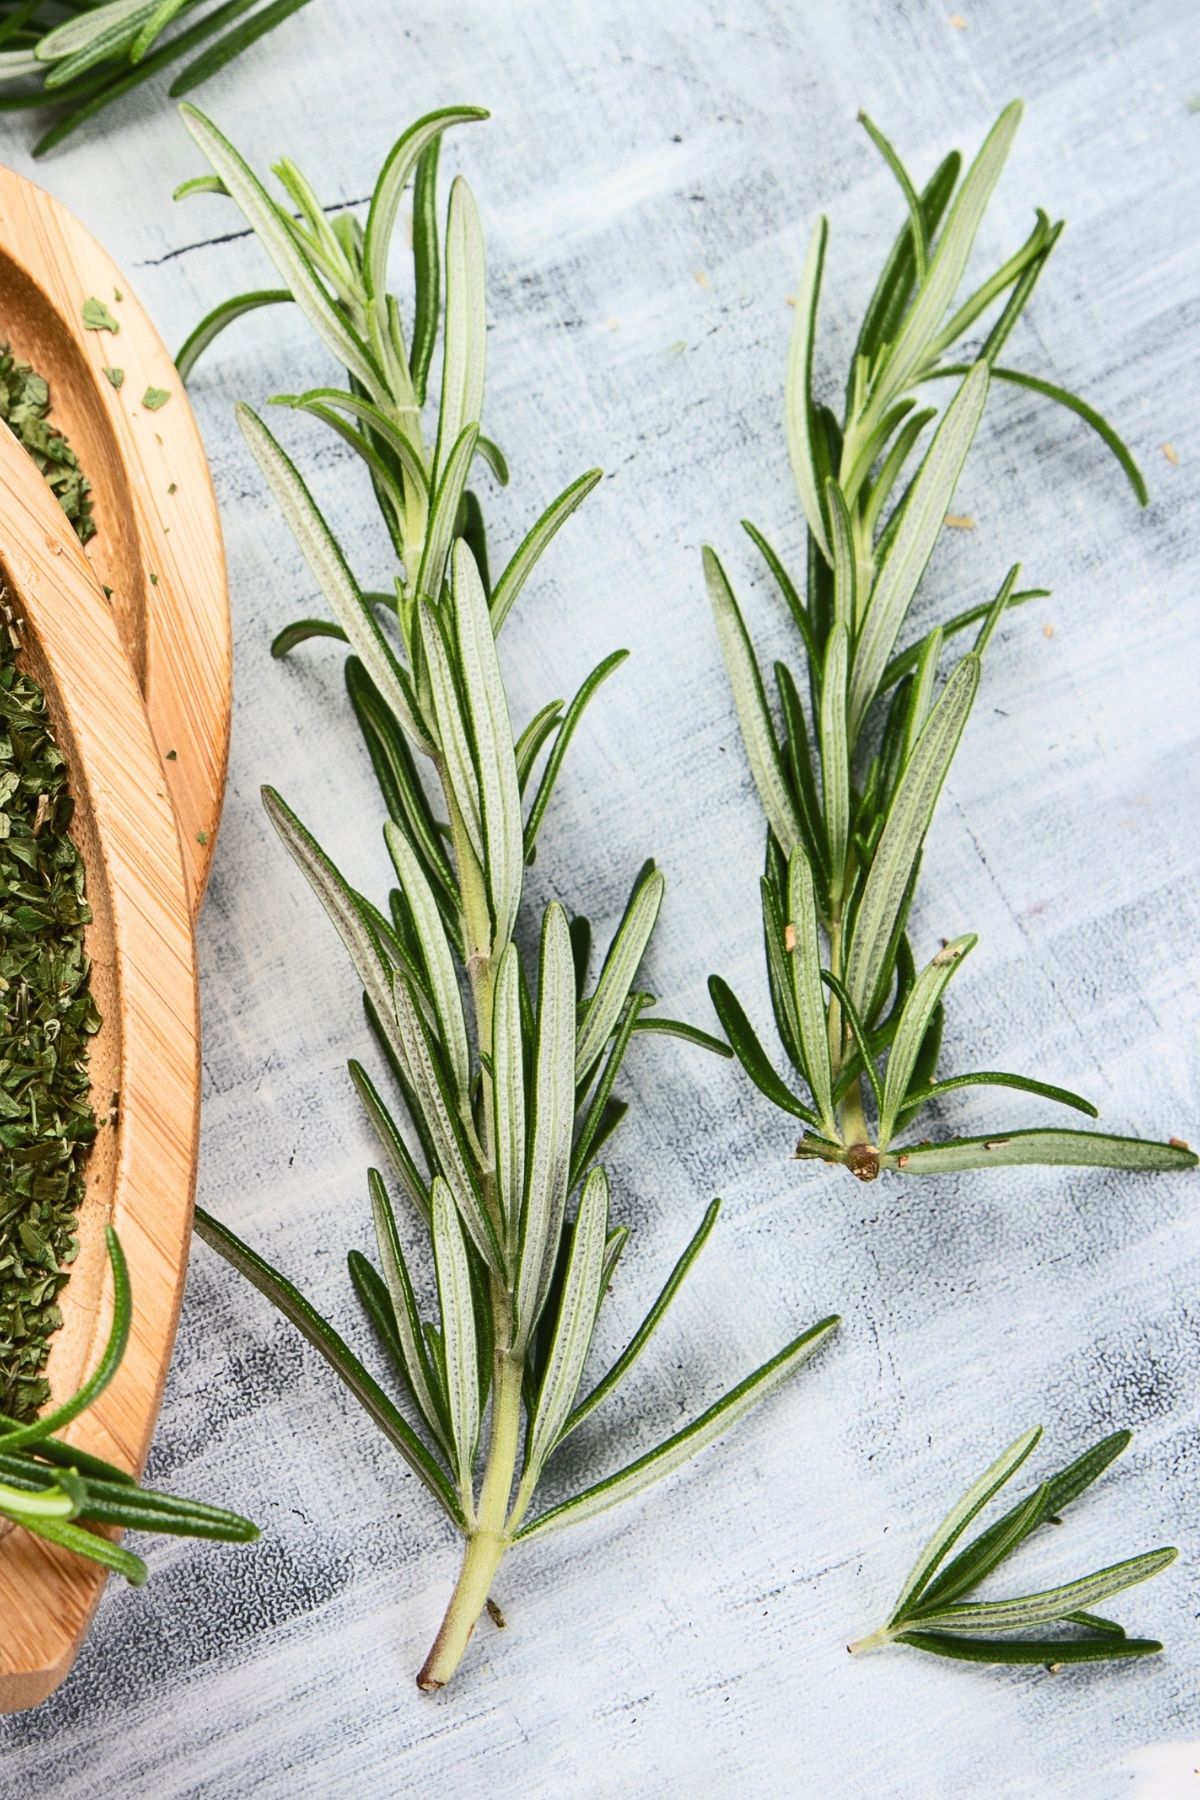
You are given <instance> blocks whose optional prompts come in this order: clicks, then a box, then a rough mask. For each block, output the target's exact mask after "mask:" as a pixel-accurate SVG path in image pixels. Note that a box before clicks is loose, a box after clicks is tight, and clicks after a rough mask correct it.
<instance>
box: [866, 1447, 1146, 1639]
mask: <svg viewBox="0 0 1200 1800" xmlns="http://www.w3.org/2000/svg"><path fill="white" fill-rule="evenodd" d="M1041 1435H1042V1428H1041V1426H1040V1425H1035V1426H1034V1428H1033V1430H1032V1431H1027V1432H1025V1433H1024V1434H1023V1435H1022V1436H1021V1437H1019V1438H1018V1439H1017V1441H1016V1443H1014V1444H1010V1445H1009V1447H1008V1449H1007V1450H1005V1451H1004V1452H1003V1454H1002V1455H1000V1456H998V1457H997V1458H996V1461H995V1462H994V1463H993V1464H992V1466H991V1467H990V1468H989V1469H986V1470H985V1471H984V1473H983V1474H982V1475H981V1476H980V1477H979V1480H978V1481H977V1482H975V1484H974V1485H973V1486H972V1487H971V1488H969V1489H968V1490H967V1492H966V1493H965V1494H964V1495H963V1497H962V1499H961V1500H959V1501H958V1502H957V1503H956V1505H954V1506H952V1507H951V1509H950V1511H949V1512H948V1513H947V1514H946V1517H945V1518H944V1519H943V1520H942V1522H941V1524H940V1525H939V1526H938V1528H937V1530H936V1531H935V1532H934V1534H933V1536H932V1537H931V1538H930V1540H929V1542H928V1544H926V1546H925V1548H924V1549H923V1550H922V1551H921V1554H920V1556H919V1557H918V1558H917V1561H916V1566H915V1567H914V1568H913V1570H912V1573H911V1574H910V1575H909V1577H908V1580H907V1581H906V1582H905V1584H904V1587H903V1589H902V1590H901V1593H900V1598H899V1600H897V1602H896V1605H895V1607H894V1608H893V1610H892V1613H891V1616H890V1617H889V1619H888V1621H887V1624H886V1625H883V1626H881V1627H880V1629H879V1630H878V1631H874V1632H872V1633H871V1635H870V1637H866V1638H863V1639H861V1640H860V1642H858V1643H857V1644H851V1645H850V1650H851V1653H852V1654H855V1653H857V1652H858V1651H861V1650H877V1649H879V1648H881V1647H882V1646H883V1645H884V1644H910V1645H911V1646H912V1647H913V1648H914V1649H916V1650H927V1651H929V1652H930V1653H931V1654H932V1655H935V1656H951V1657H956V1658H958V1659H959V1660H960V1661H962V1662H980V1663H1040V1664H1042V1665H1043V1666H1045V1667H1048V1668H1050V1669H1057V1668H1058V1667H1060V1666H1061V1665H1062V1664H1064V1663H1075V1662H1107V1661H1111V1660H1114V1659H1116V1658H1119V1657H1128V1656H1153V1655H1154V1654H1156V1652H1158V1651H1160V1650H1161V1649H1162V1645H1161V1644H1160V1643H1157V1642H1156V1641H1155V1640H1154V1639H1153V1638H1131V1637H1126V1635H1125V1631H1124V1628H1123V1627H1122V1626H1120V1625H1115V1624H1114V1623H1113V1622H1112V1620H1111V1619H1104V1618H1100V1617H1098V1616H1097V1614H1095V1613H1094V1612H1092V1610H1091V1609H1092V1607H1094V1606H1101V1605H1103V1604H1104V1602H1105V1601H1106V1600H1109V1599H1111V1598H1112V1596H1113V1595H1114V1594H1119V1593H1121V1592H1123V1590H1124V1589H1125V1588H1128V1587H1133V1586H1134V1585H1135V1584H1136V1583H1137V1582H1139V1581H1146V1580H1148V1579H1149V1578H1150V1576H1151V1575H1157V1574H1158V1573H1159V1571H1160V1570H1162V1569H1165V1568H1166V1567H1167V1566H1168V1564H1170V1563H1173V1562H1174V1561H1175V1558H1176V1557H1177V1556H1178V1554H1179V1552H1178V1551H1177V1550H1174V1549H1171V1548H1169V1547H1167V1548H1163V1549H1161V1550H1147V1551H1145V1552H1144V1553H1143V1554H1142V1555H1141V1556H1131V1557H1128V1558H1127V1559H1126V1560H1125V1561H1124V1562H1119V1563H1113V1564H1112V1565H1111V1566H1110V1567H1109V1568H1106V1569H1097V1570H1096V1571H1095V1573H1094V1574H1091V1575H1083V1576H1080V1577H1079V1578H1078V1579H1077V1580H1075V1581H1068V1582H1065V1583H1064V1584H1063V1585H1062V1586H1061V1587H1054V1588H1042V1589H1039V1590H1038V1592H1037V1593H1034V1594H1022V1595H1021V1596H1020V1597H1019V1598H1018V1599H1014V1600H970V1599H968V1598H967V1596H968V1595H970V1594H973V1593H974V1591H975V1589H976V1588H977V1587H978V1586H979V1584H980V1582H981V1581H983V1580H984V1578H985V1577H986V1576H988V1575H990V1574H991V1573H992V1572H993V1570H995V1569H998V1568H999V1566H1000V1564H1001V1563H1002V1562H1003V1561H1004V1560H1005V1558H1006V1557H1009V1556H1011V1555H1012V1553H1013V1551H1014V1550H1016V1549H1017V1548H1018V1547H1019V1546H1020V1545H1021V1544H1023V1543H1024V1542H1025V1540H1026V1538H1027V1537H1030V1536H1031V1535H1032V1533H1033V1532H1035V1531H1036V1530H1037V1528H1038V1526H1039V1525H1044V1524H1046V1523H1047V1521H1049V1522H1051V1523H1053V1524H1057V1523H1059V1515H1060V1514H1061V1513H1062V1512H1063V1510H1064V1509H1065V1508H1066V1507H1067V1506H1068V1505H1069V1504H1070V1502H1071V1501H1072V1500H1075V1499H1077V1498H1078V1496H1079V1495H1080V1494H1082V1493H1083V1491H1084V1489H1085V1488H1088V1487H1090V1486H1091V1484H1092V1482H1093V1481H1095V1480H1096V1478H1097V1476H1099V1475H1102V1474H1103V1473H1104V1471H1105V1469H1107V1467H1108V1465H1109V1463H1111V1462H1113V1461H1114V1460H1115V1459H1116V1458H1117V1457H1118V1456H1120V1454H1121V1452H1122V1451H1123V1450H1124V1449H1126V1447H1127V1446H1128V1444H1129V1442H1130V1439H1131V1435H1132V1434H1131V1433H1130V1432H1128V1431H1114V1432H1113V1433H1112V1435H1111V1436H1110V1437H1106V1438H1102V1439H1101V1441H1100V1442H1099V1443H1098V1444H1094V1445H1093V1446H1092V1448H1091V1449H1090V1450H1086V1451H1085V1452H1084V1454H1083V1455H1082V1456H1080V1457H1078V1458H1077V1459H1076V1460H1075V1461H1074V1462H1073V1463H1069V1464H1068V1465H1067V1467H1066V1468H1065V1469H1060V1470H1059V1472H1058V1474H1057V1475H1051V1476H1050V1477H1049V1478H1048V1479H1047V1480H1045V1481H1043V1482H1042V1483H1041V1485H1040V1487H1037V1488H1035V1489H1034V1490H1033V1492H1032V1493H1031V1494H1027V1495H1026V1496H1025V1498H1024V1499H1023V1500H1020V1501H1018V1502H1017V1504H1016V1505H1015V1506H1014V1507H1012V1508H1011V1510H1010V1511H1008V1512H1006V1513H1005V1514H1004V1515H1003V1517H1002V1518H999V1519H997V1520H996V1521H995V1522H994V1523H993V1524H991V1525H989V1526H988V1527H987V1528H986V1530H984V1531H981V1532H980V1534H979V1536H978V1537H977V1538H975V1539H973V1540H972V1542H971V1543H969V1544H968V1545H967V1547H966V1549H965V1550H960V1551H959V1552H958V1554H957V1556H955V1557H954V1558H953V1560H952V1561H950V1562H947V1561H946V1558H947V1556H949V1554H950V1552H951V1550H952V1549H953V1548H954V1546H955V1544H956V1543H957V1542H958V1540H959V1538H960V1537H961V1536H962V1534H963V1532H964V1531H965V1530H966V1529H967V1527H968V1525H970V1523H971V1521H972V1520H973V1519H974V1518H975V1517H976V1516H977V1515H978V1514H979V1513H981V1512H982V1511H983V1509H984V1507H985V1506H986V1505H987V1504H988V1502H989V1501H990V1500H992V1499H994V1497H995V1496H996V1495H997V1494H998V1493H999V1492H1000V1489H1001V1488H1002V1487H1004V1486H1005V1484H1006V1483H1007V1482H1009V1481H1011V1479H1012V1477H1013V1476H1014V1475H1015V1474H1016V1472H1017V1470H1018V1469H1019V1468H1020V1467H1021V1465H1022V1463H1023V1462H1024V1461H1025V1459H1026V1457H1027V1456H1029V1454H1030V1452H1031V1451H1032V1450H1033V1448H1034V1446H1035V1445H1036V1444H1037V1443H1038V1441H1039V1439H1040V1438H1041ZM939 1571H940V1573H939ZM1056 1626H1075V1627H1077V1628H1078V1629H1077V1630H1076V1632H1075V1633H1074V1634H1073V1635H1071V1636H1069V1637H1029V1636H1021V1637H1009V1636H1005V1635H1003V1634H1005V1633H1009V1632H1022V1633H1029V1632H1038V1631H1042V1630H1044V1629H1045V1628H1046V1627H1056ZM979 1633H989V1634H990V1633H999V1634H1001V1635H999V1636H991V1635H987V1636H979V1635H977V1634H979Z"/></svg>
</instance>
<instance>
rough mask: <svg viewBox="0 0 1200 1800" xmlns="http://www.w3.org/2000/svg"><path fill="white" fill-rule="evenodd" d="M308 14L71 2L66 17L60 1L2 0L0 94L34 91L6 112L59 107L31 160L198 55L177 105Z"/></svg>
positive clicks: (276, 6) (286, 2) (178, 86)
mask: <svg viewBox="0 0 1200 1800" xmlns="http://www.w3.org/2000/svg"><path fill="white" fill-rule="evenodd" d="M307 5H308V0H264V3H263V4H261V5H260V0H70V4H69V5H68V6H67V8H66V13H67V16H66V17H64V6H63V3H62V0H0V85H8V84H10V83H13V82H16V83H22V82H30V81H34V82H36V83H37V85H36V86H34V87H28V86H26V87H21V88H20V89H19V91H18V92H17V93H15V94H8V95H6V96H5V97H4V98H3V99H0V112H16V111H20V110H24V109H25V108H28V107H46V106H59V107H61V108H62V109H63V111H62V115H61V117H60V118H59V119H58V120H57V121H56V123H55V124H54V125H52V126H51V127H50V129H49V130H48V131H47V132H46V133H45V134H44V135H43V136H42V137H41V138H39V140H38V142H37V143H36V144H35V145H34V147H33V154H34V155H35V156H44V155H45V154H46V152H47V151H48V150H52V149H54V147H55V145H57V144H61V143H62V142H63V140H64V138H67V137H69V136H70V135H71V133H72V132H74V131H77V130H78V129H79V127H80V126H81V125H84V124H86V123H87V121H88V120H89V119H94V118H95V117H96V115H97V113H100V112H103V111H104V110H105V109H106V108H107V107H109V106H112V105H113V104H114V103H115V102H116V101H118V100H120V99H122V98H123V97H124V95H126V94H127V93H129V92H130V91H131V89H133V88H135V87H139V86H140V85H141V83H142V82H144V81H149V80H150V78H151V77H152V76H154V75H157V74H159V73H160V71H161V70H163V69H165V68H167V67H169V66H170V64H172V63H175V62H178V61H179V59H180V58H181V57H183V56H191V53H192V52H193V51H195V52H198V54H196V55H194V56H191V60H190V61H189V62H188V63H187V65H186V66H185V67H184V68H183V70H182V71H181V72H180V74H178V75H177V76H176V78H175V80H174V81H173V82H172V84H171V89H170V91H171V94H172V95H173V96H175V97H178V96H180V95H183V94H190V93H191V92H192V90H193V89H194V88H197V87H199V86H200V84H201V82H204V81H207V80H208V79H209V78H210V76H213V75H215V74H217V72H218V71H219V70H221V69H223V68H225V67H226V66H227V65H228V64H229V63H231V62H232V61H233V60H234V58H235V57H238V56H240V55H241V54H242V52H243V51H244V50H248V49H249V48H250V46H251V44H256V43H257V42H258V40H259V39H260V38H262V37H265V36H266V34H267V33H268V32H269V31H273V30H274V29H275V27H276V26H277V25H281V24H282V23H283V21H284V20H285V19H286V18H289V17H290V16H291V14H292V13H294V12H298V11H299V10H300V8H301V7H302V6H307ZM218 32H219V33H221V34H222V35H221V36H219V37H218V36H217V35H216V34H217V33H218ZM210 39H211V40H213V41H212V42H210V41H209V40H210ZM202 45H204V46H207V47H206V48H203V49H202V48H201V46H202Z"/></svg>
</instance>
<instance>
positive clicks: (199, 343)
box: [175, 195, 292, 381]
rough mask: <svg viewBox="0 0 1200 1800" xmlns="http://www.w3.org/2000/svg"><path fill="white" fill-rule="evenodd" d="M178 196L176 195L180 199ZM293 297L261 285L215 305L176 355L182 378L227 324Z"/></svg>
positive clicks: (289, 291)
mask: <svg viewBox="0 0 1200 1800" xmlns="http://www.w3.org/2000/svg"><path fill="white" fill-rule="evenodd" d="M178 197H179V196H178V195H176V198H177V199H178ZM291 298H292V292H291V289H290V288H258V289H256V290H255V291H254V292H253V293H251V294H235V295H234V296H233V298H232V299H230V300H223V301H222V302H221V304H220V305H219V306H214V307H213V310H212V311H211V312H210V313H208V314H207V316H206V317H205V318H203V319H201V321H200V323H199V324H198V325H197V326H196V327H195V329H194V330H193V331H191V332H189V333H188V336H187V337H186V338H185V339H184V342H183V344H182V346H181V348H180V351H179V354H178V356H176V358H175V367H176V368H177V369H178V370H179V378H180V380H181V381H186V380H187V378H188V376H189V375H190V374H191V372H192V370H193V369H194V368H195V366H196V364H197V363H198V362H199V360H200V358H201V357H202V356H203V354H204V352H205V351H206V350H207V349H208V347H209V345H210V344H211V343H212V342H213V341H214V339H216V338H218V337H219V336H220V335H221V333H222V332H223V331H224V330H225V328H226V326H227V325H232V324H233V323H234V322H235V321H236V320H237V319H241V318H244V317H245V316H246V314H247V313H252V312H257V311H258V310H259V308H260V307H263V306H282V305H285V304H286V303H288V302H289V301H290V300H291Z"/></svg>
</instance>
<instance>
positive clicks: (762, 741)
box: [704, 547, 801, 856]
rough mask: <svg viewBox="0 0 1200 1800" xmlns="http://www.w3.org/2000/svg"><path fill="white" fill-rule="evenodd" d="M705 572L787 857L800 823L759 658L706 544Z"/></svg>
mask: <svg viewBox="0 0 1200 1800" xmlns="http://www.w3.org/2000/svg"><path fill="white" fill-rule="evenodd" d="M704 574H705V579H706V581H707V582H708V597H709V599H710V600H711V602H712V606H713V613H714V615H715V618H716V621H717V631H718V634H719V636H720V639H721V648H722V650H723V652H724V655H725V663H726V667H727V668H728V670H729V679H730V681H731V682H732V684H733V697H734V702H735V704H736V706H737V711H738V718H739V720H740V721H741V727H742V736H743V738H744V739H745V743H746V752H747V755H748V756H749V758H750V770H751V773H752V774H753V776H754V781H755V785H756V787H757V788H758V792H759V797H760V799H761V800H762V803H763V810H764V811H765V812H766V815H767V822H768V824H769V825H770V827H771V830H772V831H773V832H774V833H775V838H776V841H777V842H778V844H779V848H780V849H781V850H782V851H783V853H784V855H785V856H790V855H791V853H792V851H793V850H794V849H795V847H796V845H797V844H798V843H800V841H801V830H800V822H799V819H798V818H797V816H796V809H795V806H794V804H793V802H792V796H791V793H790V791H789V789H788V784H787V779H786V777H785V775H784V772H783V764H782V762H781V760H780V756H779V745H778V743H777V742H776V738H775V727H774V725H773V724H772V723H771V716H770V713H769V712H768V710H767V697H766V694H765V692H764V689H763V684H762V676H761V675H760V674H759V671H758V663H757V662H756V661H755V657H754V651H753V649H752V647H751V644H750V639H749V637H748V636H747V633H746V627H745V625H744V624H743V622H742V615H741V613H740V612H739V611H738V605H737V601H736V600H735V599H734V597H733V589H732V588H731V587H730V585H729V582H728V580H727V579H726V576H725V571H724V569H723V568H722V567H721V564H720V562H719V561H718V559H717V556H716V554H715V552H714V551H712V550H710V549H708V548H707V547H706V548H705V551H704Z"/></svg>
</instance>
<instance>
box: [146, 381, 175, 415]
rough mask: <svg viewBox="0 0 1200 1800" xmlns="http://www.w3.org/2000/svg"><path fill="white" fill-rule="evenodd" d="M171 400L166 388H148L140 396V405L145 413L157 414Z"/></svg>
mask: <svg viewBox="0 0 1200 1800" xmlns="http://www.w3.org/2000/svg"><path fill="white" fill-rule="evenodd" d="M170 398H171V395H170V392H169V390H168V389H167V388H160V387H148V388H147V389H146V391H145V393H144V394H143V395H142V405H143V406H144V407H145V408H146V411H147V412H157V411H158V410H159V408H160V407H162V406H165V405H166V404H167V401H168V400H169V399H170Z"/></svg>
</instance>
